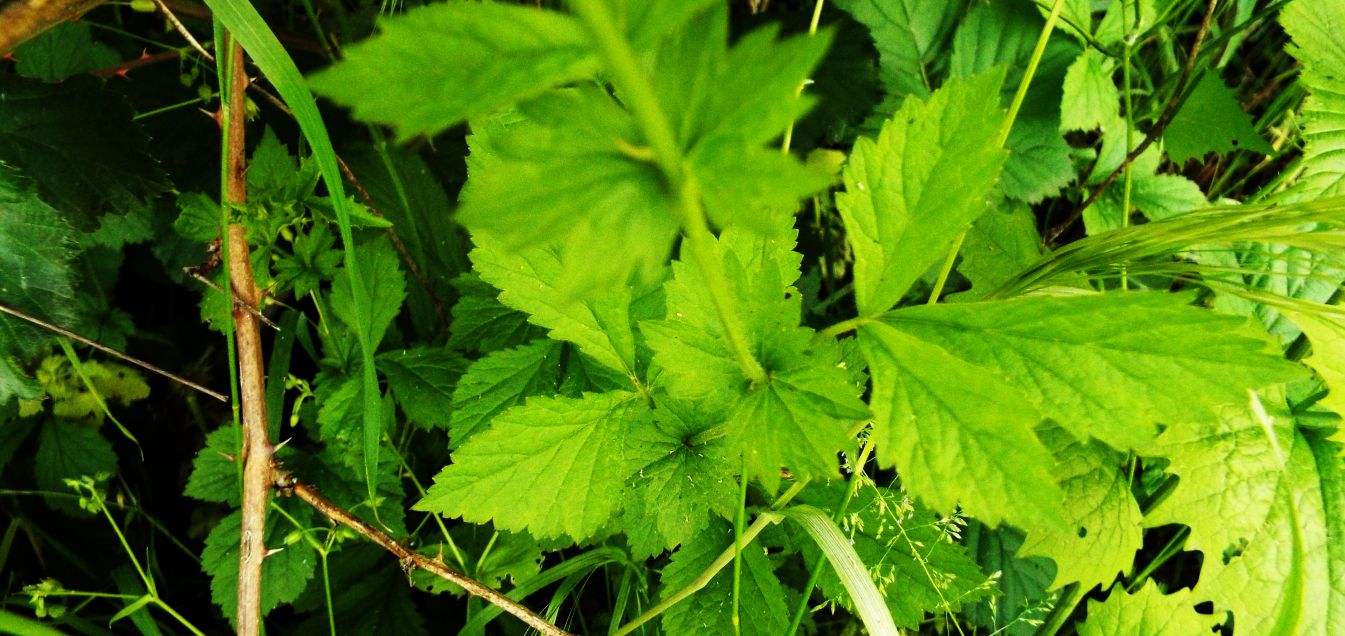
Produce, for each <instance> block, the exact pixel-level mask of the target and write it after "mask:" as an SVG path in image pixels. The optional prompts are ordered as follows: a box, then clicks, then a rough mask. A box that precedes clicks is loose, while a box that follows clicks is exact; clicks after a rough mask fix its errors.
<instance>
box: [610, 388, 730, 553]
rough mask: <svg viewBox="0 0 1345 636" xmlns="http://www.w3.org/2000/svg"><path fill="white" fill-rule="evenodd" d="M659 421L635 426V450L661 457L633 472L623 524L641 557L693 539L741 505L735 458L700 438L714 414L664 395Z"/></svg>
mask: <svg viewBox="0 0 1345 636" xmlns="http://www.w3.org/2000/svg"><path fill="white" fill-rule="evenodd" d="M654 419H655V425H654V426H651V427H644V428H640V429H637V430H635V431H633V432H632V433H631V435H630V438H629V442H628V443H629V444H630V445H631V446H632V447H636V448H638V449H639V450H638V451H636V450H632V451H631V454H632V455H637V454H638V455H640V456H642V457H643V456H652V457H655V458H656V459H654V460H653V461H652V462H649V463H648V464H646V465H644V466H642V467H640V468H639V469H638V470H637V471H636V473H635V474H634V475H632V476H631V477H630V481H629V484H628V485H627V487H626V496H625V505H624V511H623V512H622V518H621V526H622V529H623V531H624V532H625V533H626V536H627V537H628V538H629V539H630V543H631V551H632V553H633V554H634V555H635V556H636V557H637V558H639V557H648V556H654V555H656V554H658V553H659V552H662V551H663V550H665V549H669V548H674V547H677V546H678V545H681V544H685V543H688V542H690V541H693V540H695V538H696V537H697V536H698V534H700V533H701V532H703V531H704V530H705V529H706V527H707V526H708V525H709V524H710V522H711V520H712V519H713V518H714V516H715V515H718V516H719V517H722V518H725V519H729V518H731V517H732V515H733V514H734V511H735V510H736V509H737V501H738V480H737V476H736V474H735V473H736V472H737V471H736V470H735V468H734V466H735V462H734V461H733V458H732V457H730V456H729V455H728V454H727V453H726V449H725V446H724V444H723V443H722V442H720V441H718V440H712V441H710V442H701V443H697V441H696V435H697V434H699V433H701V432H704V431H706V430H708V429H710V428H713V427H714V425H715V420H714V418H713V417H712V416H710V415H709V414H706V413H702V412H698V411H697V409H696V408H695V407H694V406H693V405H689V404H683V403H679V402H677V401H676V400H672V399H662V400H660V401H659V408H658V410H656V411H654Z"/></svg>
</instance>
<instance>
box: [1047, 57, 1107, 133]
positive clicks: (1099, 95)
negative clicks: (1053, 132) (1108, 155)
mask: <svg viewBox="0 0 1345 636" xmlns="http://www.w3.org/2000/svg"><path fill="white" fill-rule="evenodd" d="M1114 66H1115V63H1114V62H1113V61H1112V60H1111V59H1110V58H1107V57H1105V56H1104V55H1103V54H1102V53H1100V52H1099V51H1098V50H1097V49H1094V48H1092V47H1088V48H1085V49H1084V50H1083V53H1080V54H1079V57H1078V58H1075V60H1074V63H1073V64H1070V65H1069V70H1068V71H1066V72H1065V95H1064V97H1063V98H1061V100H1060V130H1062V131H1070V130H1094V129H1097V128H1102V127H1103V126H1105V125H1107V124H1109V123H1111V122H1112V121H1114V120H1116V118H1117V117H1119V116H1120V113H1121V96H1120V93H1118V92H1117V90H1116V84H1115V83H1114V82H1112V74H1113V73H1115V72H1116V71H1115V69H1114V68H1113V67H1114Z"/></svg>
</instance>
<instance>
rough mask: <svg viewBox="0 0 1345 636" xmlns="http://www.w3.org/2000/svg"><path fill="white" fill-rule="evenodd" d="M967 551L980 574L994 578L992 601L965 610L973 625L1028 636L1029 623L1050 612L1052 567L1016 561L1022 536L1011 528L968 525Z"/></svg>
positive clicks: (964, 533) (1043, 561)
mask: <svg viewBox="0 0 1345 636" xmlns="http://www.w3.org/2000/svg"><path fill="white" fill-rule="evenodd" d="M962 536H963V543H964V544H965V545H966V546H967V551H968V552H970V553H971V554H972V556H973V557H974V558H975V559H976V562H977V563H978V564H980V566H981V571H982V572H985V573H986V574H990V575H995V576H996V578H995V591H996V592H997V593H996V594H995V595H994V596H993V597H992V598H988V599H985V600H984V601H982V602H981V603H978V604H976V605H972V606H970V607H967V608H966V616H967V618H969V619H970V620H971V621H972V622H973V623H974V624H976V625H980V626H981V627H985V628H987V631H989V632H992V633H993V632H999V633H1003V634H1007V635H1008V636H1031V635H1033V634H1036V633H1037V628H1036V627H1035V626H1034V625H1033V624H1032V622H1031V621H1041V620H1044V619H1045V618H1046V616H1047V614H1048V613H1049V612H1050V610H1051V609H1052V608H1051V605H1050V604H1049V600H1050V596H1051V595H1049V594H1047V592H1046V588H1047V587H1048V586H1050V584H1051V580H1052V579H1053V578H1055V564H1053V563H1052V562H1051V561H1050V560H1049V559H1043V558H1041V557H1032V558H1026V559H1024V558H1017V557H1015V556H1014V553H1016V552H1017V551H1018V548H1019V546H1020V545H1022V542H1023V534H1022V533H1021V532H1019V531H1018V530H1017V529H1016V528H1013V527H1011V526H1000V527H999V528H996V529H994V530H991V529H989V528H986V527H985V525H984V524H982V523H979V522H977V521H974V520H973V521H972V522H971V523H969V524H968V525H967V527H966V528H965V529H963V531H962Z"/></svg>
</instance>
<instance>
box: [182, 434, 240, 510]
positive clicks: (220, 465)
mask: <svg viewBox="0 0 1345 636" xmlns="http://www.w3.org/2000/svg"><path fill="white" fill-rule="evenodd" d="M240 448H241V446H240V445H239V443H238V429H237V428H235V427H233V426H224V427H221V428H218V429H215V430H214V431H211V433H210V434H209V435H206V438H205V447H204V448H202V449H201V450H200V451H199V452H197V453H196V459H195V460H193V461H192V469H191V476H190V477H188V478H187V487H186V489H184V490H183V491H182V494H184V495H186V496H188V497H191V498H193V499H199V500H201V501H208V502H213V503H222V504H228V505H230V506H237V505H239V504H240V503H242V497H241V494H240V493H239V491H238V487H239V483H240V482H239V480H238V474H239V468H238V463H237V462H236V461H235V460H234V458H235V456H237V455H238V451H239V449H240Z"/></svg>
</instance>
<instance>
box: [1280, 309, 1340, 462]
mask: <svg viewBox="0 0 1345 636" xmlns="http://www.w3.org/2000/svg"><path fill="white" fill-rule="evenodd" d="M1285 313H1287V314H1288V315H1289V318H1290V319H1292V320H1293V321H1294V323H1295V324H1297V325H1298V326H1299V327H1300V328H1301V329H1302V330H1303V333H1304V334H1306V335H1307V337H1308V341H1309V342H1311V343H1312V355H1309V356H1308V357H1306V358H1304V359H1303V362H1304V363H1306V364H1307V365H1308V366H1310V367H1312V369H1313V370H1314V371H1316V372H1317V376H1318V377H1320V378H1321V381H1322V383H1323V384H1325V385H1326V389H1327V393H1326V396H1325V397H1323V398H1322V399H1321V400H1318V402H1317V404H1319V405H1321V406H1323V407H1326V408H1328V409H1331V410H1332V411H1335V412H1336V414H1338V415H1345V325H1342V324H1341V322H1340V320H1339V319H1336V320H1333V319H1332V318H1331V317H1330V316H1328V315H1324V314H1323V315H1317V314H1307V313H1303V312H1285ZM1342 431H1345V428H1337V429H1336V434H1335V435H1333V436H1332V439H1335V440H1337V441H1339V442H1342V443H1345V439H1342V438H1341V435H1342V434H1345V433H1342Z"/></svg>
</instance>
